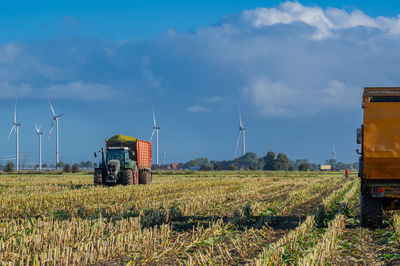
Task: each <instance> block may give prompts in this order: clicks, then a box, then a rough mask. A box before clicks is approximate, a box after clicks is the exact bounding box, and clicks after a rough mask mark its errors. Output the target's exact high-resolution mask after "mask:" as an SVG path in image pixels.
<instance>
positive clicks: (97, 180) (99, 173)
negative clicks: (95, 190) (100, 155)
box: [93, 168, 103, 185]
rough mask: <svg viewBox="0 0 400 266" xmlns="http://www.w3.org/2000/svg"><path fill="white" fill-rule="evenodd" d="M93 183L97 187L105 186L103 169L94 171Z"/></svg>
mask: <svg viewBox="0 0 400 266" xmlns="http://www.w3.org/2000/svg"><path fill="white" fill-rule="evenodd" d="M93 182H94V184H95V185H101V184H103V169H101V168H96V169H94V174H93Z"/></svg>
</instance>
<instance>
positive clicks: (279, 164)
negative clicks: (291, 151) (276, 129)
mask: <svg viewBox="0 0 400 266" xmlns="http://www.w3.org/2000/svg"><path fill="white" fill-rule="evenodd" d="M289 163H290V160H289V158H288V157H287V156H286V154H284V153H279V154H278V156H277V158H276V160H275V161H274V170H279V171H286V170H287V169H288V167H289Z"/></svg>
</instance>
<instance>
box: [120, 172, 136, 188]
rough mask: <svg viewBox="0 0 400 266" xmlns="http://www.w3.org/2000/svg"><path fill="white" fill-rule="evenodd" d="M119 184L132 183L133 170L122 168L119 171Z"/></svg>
mask: <svg viewBox="0 0 400 266" xmlns="http://www.w3.org/2000/svg"><path fill="white" fill-rule="evenodd" d="M121 184H122V185H133V171H132V169H124V170H122V172H121Z"/></svg>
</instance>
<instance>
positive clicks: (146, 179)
mask: <svg viewBox="0 0 400 266" xmlns="http://www.w3.org/2000/svg"><path fill="white" fill-rule="evenodd" d="M152 179H153V178H152V176H151V172H147V171H143V172H141V173H140V184H143V185H149V184H151V181H152Z"/></svg>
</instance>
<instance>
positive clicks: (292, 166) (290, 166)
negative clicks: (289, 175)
mask: <svg viewBox="0 0 400 266" xmlns="http://www.w3.org/2000/svg"><path fill="white" fill-rule="evenodd" d="M288 170H289V171H294V170H296V168H295V167H294V165H289V168H288Z"/></svg>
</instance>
